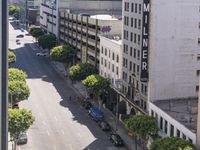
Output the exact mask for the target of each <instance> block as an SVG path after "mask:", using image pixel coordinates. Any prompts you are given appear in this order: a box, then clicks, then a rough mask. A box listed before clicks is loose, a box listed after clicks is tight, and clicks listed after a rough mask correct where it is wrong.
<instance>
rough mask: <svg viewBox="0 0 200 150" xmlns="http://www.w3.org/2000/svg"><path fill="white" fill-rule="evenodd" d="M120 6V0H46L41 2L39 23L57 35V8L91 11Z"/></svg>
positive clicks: (108, 9) (107, 9)
mask: <svg viewBox="0 0 200 150" xmlns="http://www.w3.org/2000/svg"><path fill="white" fill-rule="evenodd" d="M121 7H122V2H121V0H103V1H97V0H86V1H82V0H73V1H71V0H63V1H59V0H54V1H53V2H52V1H49V0H46V1H44V2H43V3H42V5H41V8H40V25H41V27H42V28H43V29H45V30H46V31H47V32H53V33H54V34H55V35H57V36H58V32H59V31H58V27H59V23H58V22H59V10H70V11H73V10H82V12H80V13H84V12H85V11H88V10H92V11H93V12H94V11H99V10H104V11H111V10H121V9H122V8H121ZM52 16H53V19H52ZM52 22H53V23H52ZM52 26H53V27H52Z"/></svg>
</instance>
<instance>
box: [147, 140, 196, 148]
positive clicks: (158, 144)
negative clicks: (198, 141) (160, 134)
mask: <svg viewBox="0 0 200 150" xmlns="http://www.w3.org/2000/svg"><path fill="white" fill-rule="evenodd" d="M150 150H194V145H193V144H191V143H190V142H189V141H186V140H184V139H181V138H178V137H165V138H159V139H157V140H155V141H154V142H153V143H152V144H151V146H150Z"/></svg>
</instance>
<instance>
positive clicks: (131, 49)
mask: <svg viewBox="0 0 200 150" xmlns="http://www.w3.org/2000/svg"><path fill="white" fill-rule="evenodd" d="M132 55H133V48H132V47H130V56H132Z"/></svg>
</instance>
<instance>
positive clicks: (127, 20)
mask: <svg viewBox="0 0 200 150" xmlns="http://www.w3.org/2000/svg"><path fill="white" fill-rule="evenodd" d="M129 23H130V24H129ZM124 25H126V26H129V25H130V27H134V28H135V29H139V30H140V29H141V19H137V18H133V17H131V18H129V17H128V16H124Z"/></svg>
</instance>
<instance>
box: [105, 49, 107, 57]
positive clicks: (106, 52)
mask: <svg viewBox="0 0 200 150" xmlns="http://www.w3.org/2000/svg"><path fill="white" fill-rule="evenodd" d="M105 56H107V49H106V48H105Z"/></svg>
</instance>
